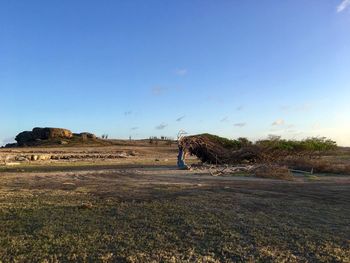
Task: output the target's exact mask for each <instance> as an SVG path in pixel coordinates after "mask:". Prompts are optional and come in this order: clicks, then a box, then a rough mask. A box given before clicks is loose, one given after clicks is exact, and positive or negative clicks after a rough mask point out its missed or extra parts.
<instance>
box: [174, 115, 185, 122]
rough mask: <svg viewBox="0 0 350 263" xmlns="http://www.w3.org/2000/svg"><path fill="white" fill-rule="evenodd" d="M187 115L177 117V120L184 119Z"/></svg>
mask: <svg viewBox="0 0 350 263" xmlns="http://www.w3.org/2000/svg"><path fill="white" fill-rule="evenodd" d="M185 117H186V116H185V115H183V116H181V117H179V118H177V119H176V121H182V119H183V118H185Z"/></svg>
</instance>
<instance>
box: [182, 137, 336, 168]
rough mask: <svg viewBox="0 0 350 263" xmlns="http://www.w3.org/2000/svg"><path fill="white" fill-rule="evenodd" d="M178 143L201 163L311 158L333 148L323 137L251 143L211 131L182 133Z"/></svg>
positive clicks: (265, 161)
mask: <svg viewBox="0 0 350 263" xmlns="http://www.w3.org/2000/svg"><path fill="white" fill-rule="evenodd" d="M179 147H181V148H182V149H183V150H184V152H185V153H189V154H190V155H195V156H197V157H198V158H199V159H200V160H201V161H202V162H203V163H210V164H240V163H278V162H280V161H282V160H285V159H288V158H291V157H293V158H294V157H297V158H301V157H307V158H315V157H318V156H320V155H321V154H324V153H326V152H328V151H330V150H333V149H335V148H337V145H336V143H335V142H334V141H332V140H329V139H326V138H308V139H305V140H302V141H296V140H281V139H280V138H278V137H273V138H269V139H267V140H261V141H257V142H256V143H254V144H253V143H251V142H249V141H248V140H246V139H244V138H240V139H238V140H230V139H226V138H223V137H219V136H216V135H211V134H200V135H193V136H186V137H182V138H181V139H180V140H179Z"/></svg>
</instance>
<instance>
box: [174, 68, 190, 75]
mask: <svg viewBox="0 0 350 263" xmlns="http://www.w3.org/2000/svg"><path fill="white" fill-rule="evenodd" d="M187 73H188V71H187V69H185V68H179V69H176V70H175V74H176V75H178V76H185V75H187Z"/></svg>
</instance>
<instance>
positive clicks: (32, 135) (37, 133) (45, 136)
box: [15, 128, 73, 146]
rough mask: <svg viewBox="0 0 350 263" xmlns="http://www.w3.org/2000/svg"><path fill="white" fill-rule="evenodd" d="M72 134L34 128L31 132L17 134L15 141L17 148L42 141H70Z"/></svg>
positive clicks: (62, 130) (56, 129)
mask: <svg viewBox="0 0 350 263" xmlns="http://www.w3.org/2000/svg"><path fill="white" fill-rule="evenodd" d="M72 137H73V133H72V132H71V131H70V130H67V129H61V128H34V129H33V130H32V131H24V132H21V133H19V134H18V135H17V136H16V138H15V140H16V141H17V144H18V146H26V145H35V144H36V142H40V141H42V140H53V139H70V138H72Z"/></svg>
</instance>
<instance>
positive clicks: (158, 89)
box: [152, 86, 167, 96]
mask: <svg viewBox="0 0 350 263" xmlns="http://www.w3.org/2000/svg"><path fill="white" fill-rule="evenodd" d="M166 91H167V88H164V87H161V86H155V87H153V88H152V93H153V95H155V96H161V95H163V94H164V93H165V92H166Z"/></svg>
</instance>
